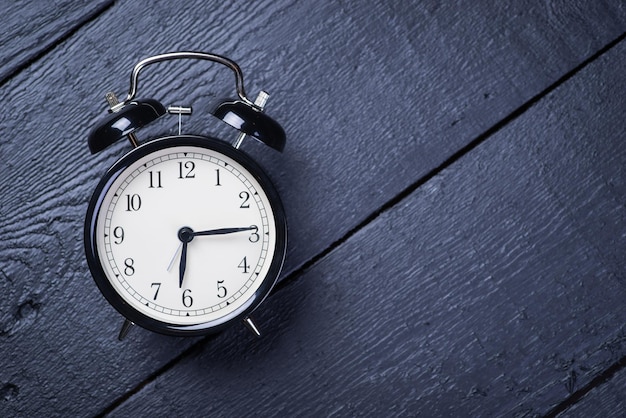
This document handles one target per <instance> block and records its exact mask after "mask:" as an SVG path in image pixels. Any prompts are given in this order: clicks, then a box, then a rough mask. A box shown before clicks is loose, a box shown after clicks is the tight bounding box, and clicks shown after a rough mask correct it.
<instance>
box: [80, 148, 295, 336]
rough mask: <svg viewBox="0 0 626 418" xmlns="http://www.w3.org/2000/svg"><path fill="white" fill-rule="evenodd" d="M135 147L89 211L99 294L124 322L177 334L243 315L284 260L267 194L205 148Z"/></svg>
mask: <svg viewBox="0 0 626 418" xmlns="http://www.w3.org/2000/svg"><path fill="white" fill-rule="evenodd" d="M185 138H187V140H185ZM143 147H144V146H142V147H140V148H138V149H137V150H135V151H133V152H132V153H131V154H129V155H128V156H127V157H125V159H126V160H124V159H123V160H122V161H120V164H118V165H117V166H119V167H118V168H117V170H116V169H115V166H114V168H113V169H112V170H111V172H110V176H108V178H106V177H105V180H104V181H103V182H102V183H101V184H104V186H103V187H102V190H101V192H100V193H99V198H98V199H97V201H98V202H97V204H96V205H95V206H97V207H94V209H93V210H94V215H97V216H95V217H96V219H95V221H94V226H95V228H91V229H92V230H93V231H94V232H93V236H92V237H91V241H92V242H93V244H94V247H95V251H94V253H95V254H94V255H95V256H97V259H98V263H97V264H98V265H99V267H98V268H97V269H96V270H98V272H99V273H100V274H98V276H99V279H98V278H96V281H97V282H100V283H99V286H100V288H101V289H102V290H103V291H104V293H105V295H106V296H107V298H108V299H109V300H110V301H111V302H115V303H114V305H116V307H117V308H118V309H120V310H122V311H123V313H124V314H126V315H127V316H129V315H128V314H129V312H131V314H132V315H135V313H138V314H139V315H136V316H137V317H138V318H130V319H131V320H133V319H135V320H139V321H138V322H141V318H148V319H149V320H151V321H153V322H154V323H157V324H159V323H162V324H166V326H173V327H174V328H176V327H180V328H181V329H182V328H188V329H192V330H193V329H200V328H202V329H205V328H207V327H212V326H217V325H220V324H222V323H224V322H226V321H228V320H229V319H232V318H233V317H236V316H239V315H241V314H242V313H245V312H246V311H249V310H251V309H253V308H254V306H256V304H258V303H260V301H261V300H262V298H263V297H264V296H265V295H266V294H267V292H268V291H269V289H270V288H271V286H272V285H273V284H274V282H275V279H276V276H277V275H278V271H279V270H280V266H281V265H282V259H283V257H284V240H285V238H284V235H285V231H284V218H283V215H282V207H281V206H280V204H279V202H278V203H277V201H276V199H277V197H276V196H275V192H274V191H273V188H271V185H269V184H268V183H267V180H266V178H265V177H263V176H259V173H258V172H257V169H256V168H255V167H256V166H254V165H252V166H251V165H250V163H249V162H247V160H245V159H243V160H242V159H241V157H237V155H238V154H236V153H235V154H233V153H232V152H225V151H227V150H230V147H228V146H224V144H221V143H219V144H218V143H217V142H216V141H215V140H207V141H204V140H199V139H197V138H195V137H178V139H173V138H170V139H169V140H167V139H165V140H163V139H162V140H159V142H158V143H157V144H155V143H154V142H153V143H148V144H146V145H145V147H147V148H148V149H147V150H143V149H142V148H143ZM121 163H123V164H121ZM251 170H252V171H251ZM277 217H278V220H277ZM88 253H89V251H88ZM92 270H93V268H92ZM112 299H113V300H112ZM260 299H261V300H260ZM127 306H128V307H130V309H129V308H128V307H127ZM153 328H154V327H153Z"/></svg>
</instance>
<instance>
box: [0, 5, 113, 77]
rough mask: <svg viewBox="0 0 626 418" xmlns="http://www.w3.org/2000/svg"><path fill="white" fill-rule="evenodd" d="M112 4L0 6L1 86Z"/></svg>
mask: <svg viewBox="0 0 626 418" xmlns="http://www.w3.org/2000/svg"><path fill="white" fill-rule="evenodd" d="M112 3H113V2H112V1H111V0H97V1H89V2H82V1H81V2H76V1H71V0H62V1H55V2H41V1H21V2H13V1H12V2H5V3H4V4H3V5H2V18H1V21H2V28H3V31H2V33H1V34H0V49H1V50H2V54H0V84H2V83H3V82H4V81H5V80H6V79H7V78H8V77H10V76H11V75H13V74H15V73H16V72H17V71H19V69H20V68H22V67H24V66H25V65H28V63H30V62H31V61H32V60H33V59H35V58H36V57H38V56H40V55H41V54H42V53H44V52H45V51H46V50H48V49H50V48H53V47H54V45H55V44H57V43H59V42H60V41H61V40H63V39H64V38H66V37H67V36H68V35H69V34H71V33H72V32H74V31H75V30H76V28H78V27H80V26H82V25H83V24H84V23H85V22H87V21H88V20H90V19H93V17H94V16H97V15H98V14H99V13H101V12H102V11H103V10H104V9H106V8H107V7H109V6H110V5H111V4H112Z"/></svg>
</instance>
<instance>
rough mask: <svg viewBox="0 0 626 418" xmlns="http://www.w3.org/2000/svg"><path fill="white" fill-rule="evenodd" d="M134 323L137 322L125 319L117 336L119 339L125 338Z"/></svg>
mask: <svg viewBox="0 0 626 418" xmlns="http://www.w3.org/2000/svg"><path fill="white" fill-rule="evenodd" d="M133 325H135V324H134V323H133V322H131V321H129V320H128V319H126V320H124V323H123V324H122V328H121V329H120V334H119V335H118V336H117V339H118V340H120V341H122V340H123V339H124V338H126V335H127V334H128V331H130V329H131V328H132V327H133Z"/></svg>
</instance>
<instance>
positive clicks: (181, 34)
mask: <svg viewBox="0 0 626 418" xmlns="http://www.w3.org/2000/svg"><path fill="white" fill-rule="evenodd" d="M171 3H172V2H165V1H163V2H149V3H148V2H131V1H125V2H124V1H120V2H115V3H113V4H111V2H104V1H101V2H96V1H94V2H90V3H84V2H83V3H82V4H81V5H80V6H79V5H77V4H74V2H56V3H55V4H54V5H52V4H50V5H44V4H43V3H42V4H40V2H21V3H19V4H16V5H14V6H11V7H10V8H8V9H7V11H6V12H5V13H3V15H2V17H1V18H0V22H2V23H3V27H5V28H11V29H10V31H5V33H4V34H3V35H2V37H1V38H0V42H2V46H3V47H2V49H0V51H1V52H0V55H1V57H2V63H3V69H2V73H0V82H1V84H0V95H1V96H2V97H3V98H4V103H5V106H4V111H3V112H2V113H1V114H0V129H2V134H1V135H0V163H1V164H0V173H1V175H2V177H1V178H2V181H1V182H0V214H1V215H0V216H1V217H0V238H1V239H0V283H1V284H2V289H1V292H2V298H0V309H1V310H0V356H1V357H0V358H2V366H3V367H2V368H0V416H50V415H58V416H94V415H101V414H110V415H112V416H148V415H156V416H209V415H217V416H250V415H253V416H330V415H333V416H546V415H547V416H554V415H562V416H568V417H569V416H622V415H624V413H626V410H625V405H624V393H625V391H626V386H625V383H624V382H625V380H624V366H625V365H626V325H625V320H626V306H625V305H624V302H625V301H626V288H625V285H626V257H624V254H625V253H626V224H625V220H626V174H625V171H624V168H623V167H624V166H625V165H626V151H624V149H623V146H622V143H623V141H624V139H625V137H626V122H625V120H626V104H625V103H624V99H623V93H624V87H625V86H626V83H625V81H626V75H624V68H626V40H625V39H624V36H625V32H626V7H625V6H624V4H623V2H621V1H593V2H592V1H572V2H549V3H546V2H537V1H516V2H513V1H507V2H482V1H481V2H473V3H472V4H471V6H470V5H469V4H467V3H461V2H458V3H456V2H448V1H446V2H436V1H427V2H404V1H396V2H385V3H384V4H378V3H374V2H371V4H365V3H363V2H357V1H346V2H323V3H318V4H315V5H313V3H307V2H295V1H272V2H270V1H259V2H254V3H243V2H239V3H238V2H232V3H231V2H223V3H217V4H213V3H211V4H209V3H210V2H202V1H197V2H187V3H184V6H183V4H182V3H181V4H176V5H172V4H171ZM11 32H14V33H15V34H16V35H15V36H14V35H13V34H12V33H11ZM18 34H19V35H18ZM173 50H205V51H211V52H216V53H220V54H224V55H227V56H229V57H231V58H233V59H234V60H236V61H237V62H238V63H239V64H240V66H241V67H242V68H243V70H244V74H245V76H246V86H247V89H248V90H249V91H250V92H251V94H252V95H254V94H255V93H256V92H257V91H258V90H260V89H261V88H263V89H266V90H268V91H269V92H270V94H271V98H270V101H269V103H268V106H267V111H268V113H269V114H271V115H272V116H274V117H275V118H276V119H277V120H279V121H280V122H281V123H282V124H283V126H284V127H285V129H286V131H287V135H288V143H287V148H286V150H285V152H284V153H283V154H278V153H275V152H273V151H271V150H265V149H263V147H261V146H259V145H256V144H254V143H247V144H245V146H244V149H245V151H246V152H248V153H249V154H251V155H252V156H254V157H255V158H256V159H257V160H258V161H259V162H260V163H261V165H262V166H263V167H265V168H266V171H267V172H268V174H269V175H270V177H271V178H272V179H273V181H274V183H275V184H276V186H277V188H278V189H279V191H280V193H281V196H282V197H283V201H284V204H285V207H286V210H287V214H288V221H289V226H290V243H289V250H288V258H287V262H286V266H285V270H284V272H283V275H282V277H281V282H280V284H279V286H278V288H277V290H276V292H275V293H274V294H273V295H272V297H271V298H270V299H269V300H268V302H267V303H266V304H265V305H264V306H263V308H262V309H260V310H259V312H258V313H257V314H256V319H257V322H259V324H260V325H261V328H262V330H263V332H264V335H263V337H262V338H261V339H254V338H253V337H252V336H251V335H250V334H249V333H248V332H247V331H246V330H245V329H243V327H234V328H232V329H229V330H227V331H225V332H223V333H222V334H219V335H216V336H211V337H206V338H193V339H184V338H172V337H166V336H161V335H156V334H152V333H149V332H147V331H144V330H141V329H135V330H133V331H132V333H131V334H130V335H129V337H128V338H127V339H126V340H124V341H123V342H118V341H117V340H116V334H117V331H118V329H119V326H120V324H121V318H120V316H119V315H118V314H117V313H116V312H115V311H114V310H113V308H111V307H110V306H109V305H108V304H107V303H106V302H105V301H104V299H103V297H102V296H101V295H100V294H99V293H98V290H97V289H96V287H95V284H94V283H93V281H92V279H91V277H90V275H89V271H88V269H87V266H86V262H85V260H84V255H83V247H82V223H83V219H84V213H85V210H86V205H87V200H88V199H89V197H90V194H91V191H92V190H93V188H94V187H95V185H96V183H97V181H98V179H99V178H100V177H101V176H102V174H103V173H104V171H105V170H106V168H107V167H108V166H110V165H111V164H112V163H113V162H114V161H115V160H116V159H117V158H119V157H120V156H121V155H123V153H124V152H126V151H127V150H128V145H127V144H123V143H119V144H116V145H115V146H113V147H111V148H110V149H107V150H106V151H105V152H103V153H101V154H98V155H96V156H92V155H90V154H89V152H88V150H87V144H86V135H87V132H88V131H89V129H90V127H91V126H92V125H93V123H95V121H96V120H98V119H99V118H100V117H101V116H102V115H103V114H104V109H105V106H104V102H103V93H104V92H105V91H107V90H109V89H113V90H115V91H116V92H117V93H118V94H119V95H122V94H124V93H125V91H126V90H127V89H128V84H127V83H128V75H129V72H130V69H131V68H132V66H133V65H134V64H135V63H136V62H137V61H138V60H139V59H141V58H145V57H146V56H149V55H151V54H155V53H160V52H166V51H173ZM231 86H232V79H231V76H230V74H224V73H223V72H221V71H218V69H216V68H215V67H213V66H210V65H203V64H202V63H200V64H198V63H192V62H187V61H185V62H180V63H167V64H159V65H158V66H155V68H151V69H150V70H147V71H146V74H145V79H142V85H141V87H140V88H142V89H143V91H144V95H145V96H148V97H150V96H153V97H156V98H158V99H159V100H162V101H163V102H164V103H165V104H166V105H168V104H188V105H192V106H193V107H194V111H195V112H194V115H193V116H192V117H191V118H189V120H188V121H186V122H185V129H186V130H187V131H188V132H192V133H205V134H217V135H220V136H226V135H231V133H230V132H229V131H228V130H227V129H224V128H223V127H221V126H219V125H218V124H217V123H216V122H214V121H213V120H211V119H212V117H210V116H208V115H206V114H204V113H203V112H202V111H201V109H203V106H206V104H207V103H208V102H209V100H210V98H211V97H212V96H216V95H217V96H222V95H224V94H229V95H232V90H233V89H232V87H231ZM175 129H176V120H174V119H173V118H169V119H165V120H162V121H160V122H159V123H157V124H156V125H154V126H152V127H150V128H148V129H146V130H145V131H144V132H142V133H141V136H142V137H149V136H150V135H156V134H166V133H171V132H173V131H174V130H175Z"/></svg>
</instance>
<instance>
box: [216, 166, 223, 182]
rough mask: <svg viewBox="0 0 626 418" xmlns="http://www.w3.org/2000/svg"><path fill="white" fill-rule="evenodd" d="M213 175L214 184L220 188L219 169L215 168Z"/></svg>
mask: <svg viewBox="0 0 626 418" xmlns="http://www.w3.org/2000/svg"><path fill="white" fill-rule="evenodd" d="M215 175H216V177H217V182H216V183H215V185H216V186H221V185H222V183H220V169H219V168H216V169H215Z"/></svg>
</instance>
